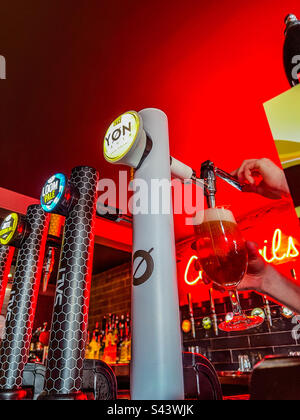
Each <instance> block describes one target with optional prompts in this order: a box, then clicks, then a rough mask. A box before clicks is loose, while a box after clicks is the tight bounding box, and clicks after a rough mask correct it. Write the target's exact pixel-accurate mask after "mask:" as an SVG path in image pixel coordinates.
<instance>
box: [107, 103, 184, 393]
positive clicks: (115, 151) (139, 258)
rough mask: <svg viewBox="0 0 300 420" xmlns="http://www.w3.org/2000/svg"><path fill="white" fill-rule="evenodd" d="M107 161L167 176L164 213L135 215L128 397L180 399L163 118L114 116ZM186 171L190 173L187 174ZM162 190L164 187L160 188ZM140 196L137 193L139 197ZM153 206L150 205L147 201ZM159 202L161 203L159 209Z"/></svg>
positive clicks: (138, 174)
mask: <svg viewBox="0 0 300 420" xmlns="http://www.w3.org/2000/svg"><path fill="white" fill-rule="evenodd" d="M104 157H105V159H106V160H107V161H109V162H111V163H117V164H125V165H128V166H130V167H132V168H135V179H140V180H143V181H145V182H146V183H147V185H148V191H146V190H145V197H144V199H145V200H147V201H146V202H147V203H148V206H149V207H148V208H149V209H151V180H152V179H156V180H158V181H160V180H168V181H170V182H169V185H170V188H169V191H168V196H167V197H164V200H169V203H170V212H169V214H163V212H162V211H161V210H160V211H159V212H158V213H157V214H151V213H150V210H149V212H148V214H135V212H134V209H133V253H132V258H133V260H132V265H133V267H132V272H133V285H132V361H131V376H130V382H131V399H133V400H182V399H184V384H183V365H182V342H181V331H180V315H179V300H178V289H177V276H176V255H175V237H174V223H173V212H172V203H171V200H172V197H171V167H170V152H169V135H168V120H167V116H166V115H165V114H164V113H163V112H162V111H160V110H158V109H152V108H150V109H144V110H142V111H140V112H139V113H137V112H134V111H131V112H126V113H125V114H123V115H121V116H120V117H118V118H117V119H116V120H115V121H114V122H113V123H112V124H111V125H110V127H109V129H108V130H107V132H106V135H105V139H104ZM189 175H191V174H189ZM164 191H166V190H164ZM141 200H143V197H141ZM152 204H154V203H152ZM162 207H163V206H161V208H162Z"/></svg>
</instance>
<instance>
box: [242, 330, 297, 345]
mask: <svg viewBox="0 0 300 420" xmlns="http://www.w3.org/2000/svg"><path fill="white" fill-rule="evenodd" d="M250 343H251V347H267V346H280V345H285V344H296V342H295V340H294V339H293V337H292V334H291V333H290V332H283V333H269V334H258V335H253V336H250Z"/></svg>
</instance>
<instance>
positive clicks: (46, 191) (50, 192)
mask: <svg viewBox="0 0 300 420" xmlns="http://www.w3.org/2000/svg"><path fill="white" fill-rule="evenodd" d="M66 183H67V179H66V176H65V175H64V174H55V175H53V176H52V177H51V178H49V179H48V181H47V182H46V183H45V185H44V186H43V189H42V194H41V206H42V208H43V210H44V211H46V212H51V211H53V210H54V209H55V207H56V206H57V205H58V204H59V202H60V200H61V198H62V197H63V195H64V192H65V188H66Z"/></svg>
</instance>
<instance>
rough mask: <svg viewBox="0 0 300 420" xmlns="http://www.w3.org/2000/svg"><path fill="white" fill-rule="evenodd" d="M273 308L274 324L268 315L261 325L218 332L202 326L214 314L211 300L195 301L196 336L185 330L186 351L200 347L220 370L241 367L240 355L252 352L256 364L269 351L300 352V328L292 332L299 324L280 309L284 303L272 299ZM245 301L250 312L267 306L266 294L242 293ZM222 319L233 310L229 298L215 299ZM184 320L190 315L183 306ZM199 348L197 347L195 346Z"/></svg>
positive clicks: (202, 352)
mask: <svg viewBox="0 0 300 420" xmlns="http://www.w3.org/2000/svg"><path fill="white" fill-rule="evenodd" d="M269 303H270V309H271V313H272V326H271V325H269V323H268V321H267V319H266V320H265V322H264V323H263V324H262V325H260V326H259V327H257V328H253V329H250V330H248V331H243V332H234V333H225V332H223V331H220V330H219V334H218V336H216V335H215V333H214V331H213V329H210V330H205V329H204V328H203V327H202V320H203V318H204V317H206V316H210V314H211V313H210V302H202V304H201V306H196V305H193V310H194V317H195V323H196V339H193V337H192V335H191V333H188V334H185V333H183V344H184V349H185V350H186V351H188V350H189V348H191V347H194V348H195V347H196V346H197V347H198V349H197V350H199V352H200V353H201V354H203V355H204V356H206V357H207V358H208V359H209V360H210V361H212V362H213V364H214V365H215V368H216V369H217V370H237V369H238V367H239V364H238V356H239V355H248V356H249V359H250V362H251V364H252V366H254V365H255V363H257V362H258V361H259V360H261V359H262V358H263V357H264V356H266V355H272V354H286V355H288V354H289V353H290V352H300V338H298V337H297V336H298V335H299V337H300V331H299V330H298V333H297V334H292V330H293V328H294V327H295V325H296V324H295V323H293V319H286V318H284V317H283V316H282V315H281V313H280V309H281V308H280V307H279V306H278V305H275V304H274V303H272V302H269ZM241 305H242V308H243V309H244V310H245V312H246V313H247V314H250V313H251V310H252V309H253V308H256V307H261V308H263V307H264V302H263V298H262V297H261V296H260V295H258V294H256V293H250V294H249V295H248V297H247V299H243V298H242V297H241ZM215 306H216V312H217V316H218V323H220V322H222V321H223V320H224V318H225V314H226V313H228V312H231V308H230V302H229V299H227V298H225V299H224V301H223V302H220V301H217V300H216V302H215ZM181 317H182V320H184V319H189V316H188V307H187V306H183V307H181ZM195 350H196V349H195Z"/></svg>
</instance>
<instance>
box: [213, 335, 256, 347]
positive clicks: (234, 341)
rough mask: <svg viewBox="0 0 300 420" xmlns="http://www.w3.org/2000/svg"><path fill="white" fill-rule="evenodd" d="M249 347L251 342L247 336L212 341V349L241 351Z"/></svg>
mask: <svg viewBox="0 0 300 420" xmlns="http://www.w3.org/2000/svg"><path fill="white" fill-rule="evenodd" d="M244 347H249V340H248V337H247V336H242V337H226V338H215V339H212V340H211V349H212V350H218V349H237V348H238V349H240V348H244Z"/></svg>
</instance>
